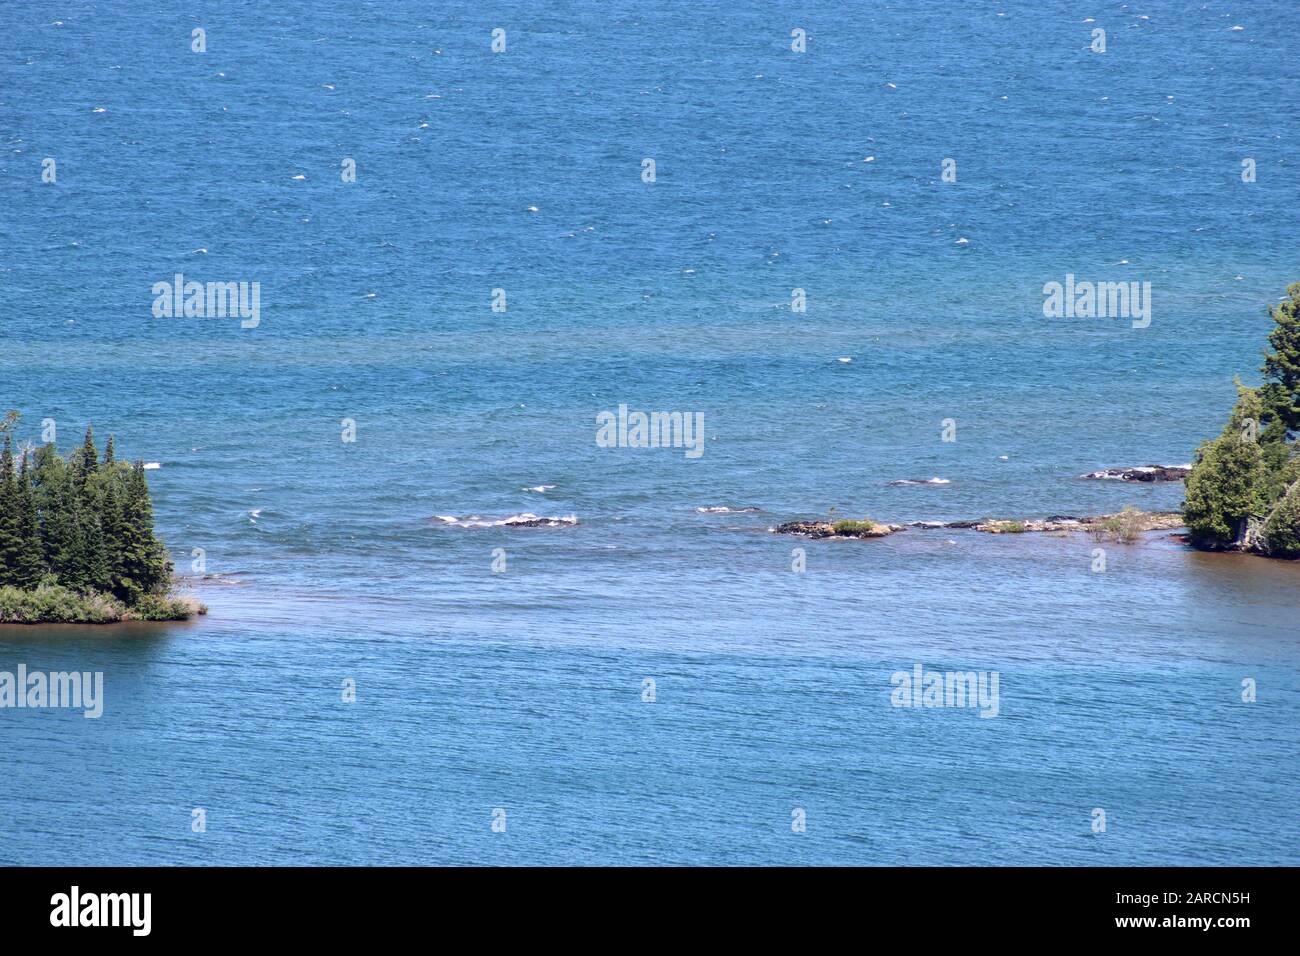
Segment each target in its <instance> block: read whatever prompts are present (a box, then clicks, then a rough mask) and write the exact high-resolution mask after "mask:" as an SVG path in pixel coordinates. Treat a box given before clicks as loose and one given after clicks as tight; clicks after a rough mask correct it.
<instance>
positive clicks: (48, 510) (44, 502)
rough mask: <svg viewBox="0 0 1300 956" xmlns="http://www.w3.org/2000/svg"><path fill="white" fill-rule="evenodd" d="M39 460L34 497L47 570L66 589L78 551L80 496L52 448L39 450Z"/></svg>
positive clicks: (51, 446) (47, 447)
mask: <svg viewBox="0 0 1300 956" xmlns="http://www.w3.org/2000/svg"><path fill="white" fill-rule="evenodd" d="M36 457H37V463H36V487H35V490H34V497H35V499H36V510H37V513H38V514H39V516H40V524H41V529H40V530H41V546H42V549H43V551H44V552H45V566H46V567H47V568H49V570H50V571H51V572H52V573H53V574H55V575H56V576H57V577H58V579H59V583H60V584H65V585H66V584H68V577H67V576H68V571H69V569H70V568H71V566H72V562H73V552H74V550H75V547H76V533H77V528H76V519H75V513H74V512H75V509H76V500H77V496H76V494H75V492H74V491H73V489H72V478H71V476H70V475H69V474H68V468H67V466H66V465H65V464H64V461H63V459H62V458H61V457H60V456H59V453H58V451H57V450H56V449H55V447H54V446H53V445H46V446H44V447H43V448H41V449H39V450H38V451H37V453H36Z"/></svg>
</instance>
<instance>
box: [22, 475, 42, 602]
mask: <svg viewBox="0 0 1300 956" xmlns="http://www.w3.org/2000/svg"><path fill="white" fill-rule="evenodd" d="M28 458H29V456H28V454H27V452H26V451H24V452H23V456H22V466H21V468H20V469H19V473H18V522H19V523H18V533H19V536H20V537H21V539H22V554H21V555H20V556H19V558H18V566H17V569H16V575H15V577H16V579H17V580H16V581H15V583H16V584H17V586H18V587H20V588H34V587H36V586H37V585H38V584H40V583H41V577H42V576H43V575H44V573H45V555H44V553H43V550H42V546H41V534H40V522H39V521H38V519H37V515H36V496H35V494H34V493H33V491H32V478H31V473H30V471H29V470H28V466H27V463H28Z"/></svg>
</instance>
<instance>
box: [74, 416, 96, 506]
mask: <svg viewBox="0 0 1300 956" xmlns="http://www.w3.org/2000/svg"><path fill="white" fill-rule="evenodd" d="M98 471H99V452H98V451H96V450H95V429H94V428H93V427H92V426H89V425H87V426H86V440H85V441H84V442H82V444H81V450H80V451H79V452H78V453H77V454H76V455H74V456H73V459H72V474H73V483H74V484H75V486H76V489H77V492H78V494H80V493H83V492H84V491H85V489H86V486H87V484H88V483H89V481H90V479H91V478H92V477H93V476H94V475H95V473H96V472H98Z"/></svg>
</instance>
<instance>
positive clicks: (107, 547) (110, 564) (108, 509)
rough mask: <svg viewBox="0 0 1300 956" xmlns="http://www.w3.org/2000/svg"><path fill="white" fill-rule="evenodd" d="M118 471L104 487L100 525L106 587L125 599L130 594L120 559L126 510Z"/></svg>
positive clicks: (124, 532) (123, 545)
mask: <svg viewBox="0 0 1300 956" xmlns="http://www.w3.org/2000/svg"><path fill="white" fill-rule="evenodd" d="M120 474H121V473H120V472H114V476H113V480H112V481H110V482H109V483H108V485H107V486H106V487H105V488H104V496H103V499H102V510H101V513H100V525H101V527H102V528H103V532H104V556H105V563H106V565H107V571H108V589H109V590H111V591H112V592H113V594H114V595H116V596H117V597H119V598H121V599H122V600H127V599H128V598H129V597H130V596H131V592H130V589H129V588H126V587H124V586H123V577H124V575H125V571H124V565H123V560H122V555H123V550H124V548H125V542H126V512H125V510H124V508H123V494H122V491H120V490H119V489H120V488H121V487H122V483H121V481H120V478H119V476H120Z"/></svg>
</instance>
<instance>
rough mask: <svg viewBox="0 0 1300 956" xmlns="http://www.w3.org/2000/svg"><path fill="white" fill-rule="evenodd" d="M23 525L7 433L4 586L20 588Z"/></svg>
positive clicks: (1, 527)
mask: <svg viewBox="0 0 1300 956" xmlns="http://www.w3.org/2000/svg"><path fill="white" fill-rule="evenodd" d="M21 522H22V518H21V515H20V503H19V500H18V481H17V479H16V477H15V475H14V455H13V444H12V442H11V441H10V438H9V432H8V431H7V430H6V431H5V433H4V445H3V446H2V447H0V586H3V585H6V584H10V585H16V584H18V575H19V565H20V564H21V563H22V555H23V539H22V529H21Z"/></svg>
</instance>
